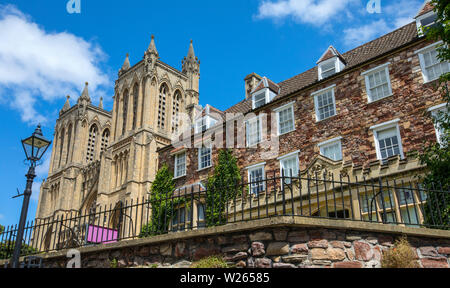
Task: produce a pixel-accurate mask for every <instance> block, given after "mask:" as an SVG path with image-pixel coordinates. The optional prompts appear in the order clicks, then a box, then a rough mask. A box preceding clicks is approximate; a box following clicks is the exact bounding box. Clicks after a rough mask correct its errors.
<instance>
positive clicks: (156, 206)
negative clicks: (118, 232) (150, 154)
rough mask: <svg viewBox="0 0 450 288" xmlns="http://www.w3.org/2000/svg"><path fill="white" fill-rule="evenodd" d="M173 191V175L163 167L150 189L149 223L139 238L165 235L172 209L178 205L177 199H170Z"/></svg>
mask: <svg viewBox="0 0 450 288" xmlns="http://www.w3.org/2000/svg"><path fill="white" fill-rule="evenodd" d="M174 189H175V183H174V181H173V174H172V173H171V172H170V170H169V167H168V166H167V165H163V166H162V167H161V169H159V171H158V173H156V176H155V181H153V184H152V187H151V189H150V198H149V204H150V205H151V211H152V215H151V219H150V223H148V224H147V225H145V226H144V227H142V230H141V234H140V235H139V237H147V236H152V235H158V234H161V233H167V231H168V228H169V224H170V221H171V219H172V217H173V215H174V211H173V210H174V209H173V207H176V205H178V199H172V198H173V193H174Z"/></svg>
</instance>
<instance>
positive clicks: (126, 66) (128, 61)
mask: <svg viewBox="0 0 450 288" xmlns="http://www.w3.org/2000/svg"><path fill="white" fill-rule="evenodd" d="M129 56H130V55H129V54H128V53H127V57H126V58H125V61H124V62H123V65H122V70H123V71H125V70H128V69H130V59H129Z"/></svg>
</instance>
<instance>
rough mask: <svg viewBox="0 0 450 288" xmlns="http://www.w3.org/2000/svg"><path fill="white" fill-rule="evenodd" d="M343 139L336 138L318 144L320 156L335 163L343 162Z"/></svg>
mask: <svg viewBox="0 0 450 288" xmlns="http://www.w3.org/2000/svg"><path fill="white" fill-rule="evenodd" d="M341 139H342V137H336V138H333V139H330V140H327V141H324V142H321V143H319V144H317V146H319V149H320V154H321V155H323V156H325V157H327V158H330V159H331V160H334V161H339V160H342V143H341Z"/></svg>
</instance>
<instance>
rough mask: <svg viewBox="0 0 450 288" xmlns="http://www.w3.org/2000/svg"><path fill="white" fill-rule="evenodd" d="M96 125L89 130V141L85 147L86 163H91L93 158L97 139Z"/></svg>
mask: <svg viewBox="0 0 450 288" xmlns="http://www.w3.org/2000/svg"><path fill="white" fill-rule="evenodd" d="M97 133H98V129H97V125H95V124H94V125H92V126H91V129H90V130H89V140H88V145H87V152H86V161H87V162H92V161H93V160H94V157H95V143H96V138H97Z"/></svg>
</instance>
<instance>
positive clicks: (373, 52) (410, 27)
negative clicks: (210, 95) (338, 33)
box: [225, 22, 418, 113]
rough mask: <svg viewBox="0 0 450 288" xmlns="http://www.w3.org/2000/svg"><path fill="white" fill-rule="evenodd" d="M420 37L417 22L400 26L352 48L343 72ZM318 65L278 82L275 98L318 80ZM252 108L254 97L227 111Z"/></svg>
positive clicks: (237, 111)
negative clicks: (279, 89)
mask: <svg viewBox="0 0 450 288" xmlns="http://www.w3.org/2000/svg"><path fill="white" fill-rule="evenodd" d="M417 38H418V34H417V26H416V23H415V22H412V23H410V24H407V25H405V26H403V27H400V28H398V29H397V30H395V31H392V32H390V33H388V34H386V35H384V36H382V37H380V38H377V39H375V40H373V41H370V42H368V43H365V44H363V45H361V46H359V47H357V48H355V49H352V50H350V51H348V52H346V53H344V54H342V57H343V58H344V60H345V61H346V63H347V65H346V67H345V69H344V70H343V72H345V71H347V70H348V69H351V68H353V67H356V66H358V65H360V64H363V63H364V62H367V61H369V60H371V59H374V58H376V57H379V56H381V55H383V54H385V53H387V52H389V51H392V50H395V49H397V48H400V47H402V46H403V45H406V44H408V43H410V42H412V41H414V40H416V39H417ZM318 81H319V80H318V73H317V66H315V67H313V68H311V69H309V70H307V71H305V72H303V73H301V74H298V75H296V76H294V77H292V78H289V79H287V80H285V81H282V82H280V83H278V85H279V86H280V88H281V91H280V93H279V94H278V95H277V96H276V97H275V98H274V100H277V99H279V98H281V97H284V96H287V95H290V94H292V93H294V92H297V91H299V90H301V89H303V88H305V87H307V86H309V85H312V84H314V83H316V82H318ZM250 110H252V99H251V98H249V99H244V100H242V101H241V102H239V103H237V104H235V105H233V106H231V107H230V108H228V109H227V110H225V113H246V112H248V111H250Z"/></svg>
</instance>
